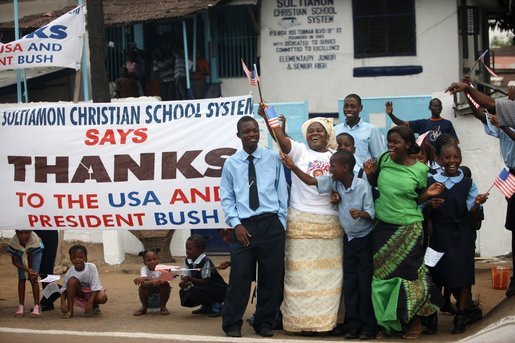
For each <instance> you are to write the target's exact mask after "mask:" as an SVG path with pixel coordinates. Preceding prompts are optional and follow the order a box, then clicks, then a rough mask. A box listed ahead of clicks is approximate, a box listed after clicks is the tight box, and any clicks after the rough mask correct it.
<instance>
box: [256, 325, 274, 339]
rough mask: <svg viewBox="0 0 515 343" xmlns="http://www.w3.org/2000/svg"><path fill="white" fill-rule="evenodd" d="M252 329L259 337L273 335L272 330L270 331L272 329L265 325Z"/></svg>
mask: <svg viewBox="0 0 515 343" xmlns="http://www.w3.org/2000/svg"><path fill="white" fill-rule="evenodd" d="M254 331H256V333H257V334H258V335H260V336H261V337H273V336H274V332H273V331H272V329H271V328H269V327H267V326H262V327H260V328H254Z"/></svg>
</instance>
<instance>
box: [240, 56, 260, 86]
mask: <svg viewBox="0 0 515 343" xmlns="http://www.w3.org/2000/svg"><path fill="white" fill-rule="evenodd" d="M241 66H242V68H243V72H244V73H245V75H246V76H247V79H248V80H249V83H250V85H251V86H256V85H257V83H258V81H259V77H258V74H257V68H256V65H255V64H254V69H253V70H252V71H250V70H249V68H248V67H247V65H246V64H245V62H243V59H242V60H241Z"/></svg>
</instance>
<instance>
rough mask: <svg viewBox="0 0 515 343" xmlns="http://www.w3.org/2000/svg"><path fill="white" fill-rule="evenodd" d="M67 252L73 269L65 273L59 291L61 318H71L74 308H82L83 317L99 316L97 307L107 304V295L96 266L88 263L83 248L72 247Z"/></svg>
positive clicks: (86, 251)
mask: <svg viewBox="0 0 515 343" xmlns="http://www.w3.org/2000/svg"><path fill="white" fill-rule="evenodd" d="M68 252H69V254H70V260H71V262H72V264H73V267H71V268H70V269H69V270H68V271H67V272H66V275H65V276H64V281H63V286H62V287H61V290H60V292H61V312H62V317H63V318H65V319H69V318H71V317H73V307H74V306H78V307H81V308H83V309H84V315H85V316H90V315H99V314H101V311H100V307H99V306H98V305H99V304H105V303H106V302H107V295H106V294H105V291H104V289H103V288H102V285H101V284H100V278H99V275H98V270H97V266H95V265H94V264H93V263H88V250H87V249H86V247H85V246H82V245H74V246H72V247H71V248H70V250H68Z"/></svg>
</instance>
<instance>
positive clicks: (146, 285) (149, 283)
mask: <svg viewBox="0 0 515 343" xmlns="http://www.w3.org/2000/svg"><path fill="white" fill-rule="evenodd" d="M139 255H140V256H143V263H144V264H145V265H144V266H143V267H141V272H140V277H138V278H135V279H134V284H135V285H138V286H139V287H138V295H139V300H140V301H141V308H140V309H138V310H136V311H135V312H134V313H133V315H135V316H141V315H143V314H145V313H147V309H148V307H151V308H155V307H160V313H161V314H162V315H167V314H170V312H168V309H167V308H166V303H167V302H168V299H170V291H171V289H172V287H170V284H169V283H168V281H167V280H164V279H162V278H161V274H162V273H161V272H160V271H159V270H156V266H157V265H158V264H159V258H158V257H157V251H156V250H154V249H149V250H144V251H142V252H141V253H140V254H139Z"/></svg>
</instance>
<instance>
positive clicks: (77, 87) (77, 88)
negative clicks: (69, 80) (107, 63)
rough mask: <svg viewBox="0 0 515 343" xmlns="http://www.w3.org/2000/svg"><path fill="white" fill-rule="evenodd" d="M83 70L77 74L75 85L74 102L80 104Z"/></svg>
mask: <svg viewBox="0 0 515 343" xmlns="http://www.w3.org/2000/svg"><path fill="white" fill-rule="evenodd" d="M81 75H82V74H81V70H80V69H79V70H77V71H76V72H75V84H74V86H73V102H74V103H78V102H79V97H80V82H81Z"/></svg>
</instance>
